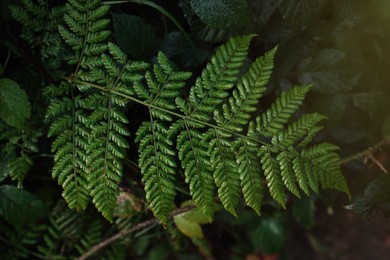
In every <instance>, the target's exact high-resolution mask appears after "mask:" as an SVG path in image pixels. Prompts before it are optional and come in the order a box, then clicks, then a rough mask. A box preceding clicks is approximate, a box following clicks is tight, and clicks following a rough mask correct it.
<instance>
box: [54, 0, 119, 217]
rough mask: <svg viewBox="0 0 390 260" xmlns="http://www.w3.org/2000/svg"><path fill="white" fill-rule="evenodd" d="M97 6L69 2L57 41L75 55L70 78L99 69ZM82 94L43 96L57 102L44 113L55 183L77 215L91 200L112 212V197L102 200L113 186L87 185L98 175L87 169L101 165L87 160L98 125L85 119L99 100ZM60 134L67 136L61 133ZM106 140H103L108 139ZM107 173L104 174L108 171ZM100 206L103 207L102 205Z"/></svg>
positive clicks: (66, 91)
mask: <svg viewBox="0 0 390 260" xmlns="http://www.w3.org/2000/svg"><path fill="white" fill-rule="evenodd" d="M99 4H100V1H69V3H68V4H67V5H66V14H65V15H64V20H65V23H66V26H63V25H59V26H58V30H59V33H60V35H61V36H62V38H63V39H64V41H65V42H66V43H67V44H68V45H69V46H70V47H71V48H72V50H73V51H74V55H73V56H72V58H71V59H69V60H68V63H69V64H75V65H76V68H75V71H74V76H78V77H82V78H84V79H86V78H88V77H89V73H90V72H89V69H92V68H96V66H98V65H100V64H101V59H100V55H101V54H102V53H103V52H104V51H105V50H106V49H107V45H106V44H103V43H101V42H102V41H104V40H105V39H106V38H107V37H108V36H109V31H105V30H103V29H104V28H105V27H106V26H107V25H108V23H109V20H108V19H101V17H102V16H104V15H105V14H106V13H107V12H108V7H107V6H99ZM85 89H86V88H85V86H75V85H73V84H71V83H69V82H62V83H61V84H60V85H59V86H58V87H57V86H51V87H50V88H49V89H48V91H47V95H51V96H59V97H61V98H59V99H56V100H52V103H51V105H50V107H49V109H48V113H47V115H48V117H51V118H53V119H54V122H53V124H52V125H51V128H50V131H49V136H57V137H56V139H55V141H54V142H53V146H52V150H53V151H54V152H56V155H55V166H54V168H53V177H54V178H58V182H59V184H60V185H62V186H63V189H64V192H63V197H64V198H65V200H66V201H67V202H68V204H69V207H71V208H75V209H78V210H80V209H85V207H86V206H87V204H88V201H89V195H90V194H91V195H92V197H93V201H94V203H95V204H96V206H97V208H98V209H99V210H100V211H104V212H112V210H113V208H114V206H113V205H115V194H114V196H113V197H112V196H111V197H109V196H108V197H107V195H106V194H107V193H108V194H111V195H112V194H113V192H112V191H108V190H107V189H112V187H113V185H109V184H108V183H105V185H104V187H103V190H101V192H100V193H97V192H96V190H97V189H96V187H99V185H100V184H101V178H98V179H94V183H92V184H91V185H90V183H91V181H90V180H92V178H94V177H95V176H96V175H94V176H89V173H90V171H89V169H88V167H89V166H92V167H97V166H99V165H97V163H96V162H95V161H94V159H96V153H95V154H93V155H91V154H90V153H91V151H92V149H94V148H96V144H92V145H90V146H89V145H88V142H89V140H90V139H89V138H90V131H91V129H94V125H91V122H92V123H95V124H98V123H100V118H99V117H98V116H97V115H96V114H93V115H91V117H92V119H89V118H88V116H89V112H88V111H87V108H89V109H90V108H94V105H93V102H99V97H96V96H94V95H93V94H90V95H87V94H83V93H82V92H80V91H85ZM110 102H111V101H110ZM86 105H87V106H86ZM103 113H104V112H103ZM110 116H112V115H110ZM109 127H111V126H109ZM63 129H68V130H65V131H63ZM99 129H100V133H99V134H103V135H104V132H101V130H102V129H101V127H100V128H99ZM97 131H99V130H96V131H95V132H94V133H93V134H94V135H95V136H96V135H97V134H96V133H97ZM108 137H109V136H108V135H106V138H108ZM98 140H100V139H98ZM102 142H104V140H102ZM107 146H108V145H106V146H105V147H107ZM105 158H106V160H107V159H111V158H107V156H105ZM91 159H92V161H93V162H90V161H91ZM107 167H108V166H106V168H104V169H103V170H105V171H106V170H107ZM95 169H96V168H95ZM116 181H118V178H116ZM100 188H102V187H99V189H100ZM114 190H115V188H114ZM114 193H115V192H114ZM102 194H103V195H102ZM99 196H100V197H99ZM101 196H103V197H101ZM96 197H99V199H98V201H96ZM99 200H100V201H99ZM102 201H105V203H104V204H102V203H101V202H102ZM106 204H108V206H107V205H106ZM107 214H108V213H107ZM104 215H106V214H104ZM107 218H109V219H110V216H109V215H107Z"/></svg>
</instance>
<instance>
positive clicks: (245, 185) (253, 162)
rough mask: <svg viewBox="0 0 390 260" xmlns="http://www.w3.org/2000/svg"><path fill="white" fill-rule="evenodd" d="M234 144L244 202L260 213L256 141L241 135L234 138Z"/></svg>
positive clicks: (261, 190) (260, 189) (261, 194)
mask: <svg viewBox="0 0 390 260" xmlns="http://www.w3.org/2000/svg"><path fill="white" fill-rule="evenodd" d="M235 146H236V147H235V149H236V150H237V164H238V167H237V171H238V173H239V174H240V180H241V187H242V193H243V195H244V199H245V202H246V204H247V205H248V206H249V207H251V208H252V209H253V210H254V211H255V212H256V213H257V214H259V215H260V206H261V202H262V200H263V185H262V183H261V178H260V169H261V166H260V160H259V159H258V158H257V149H258V146H257V143H254V142H253V141H250V140H247V139H245V138H242V137H241V138H238V139H237V140H236V142H235Z"/></svg>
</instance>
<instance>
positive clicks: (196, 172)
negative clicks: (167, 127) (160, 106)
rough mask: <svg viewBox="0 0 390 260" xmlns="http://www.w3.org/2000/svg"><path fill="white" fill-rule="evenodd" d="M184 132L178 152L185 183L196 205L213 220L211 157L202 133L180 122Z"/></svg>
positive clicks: (181, 135) (179, 139) (178, 142)
mask: <svg viewBox="0 0 390 260" xmlns="http://www.w3.org/2000/svg"><path fill="white" fill-rule="evenodd" d="M178 125H180V126H182V127H184V130H183V131H181V132H180V134H179V135H178V137H177V144H176V146H177V150H178V155H179V159H180V161H181V165H182V167H183V168H184V170H185V171H184V174H185V181H186V183H188V185H189V189H190V194H191V197H192V199H193V200H194V203H195V205H196V206H197V207H198V208H199V209H201V210H202V212H203V213H204V214H205V215H206V216H208V217H210V218H211V216H212V215H213V213H214V180H213V173H212V170H211V165H210V156H209V153H208V152H207V146H206V143H205V142H203V140H202V138H203V136H202V133H201V132H199V131H197V130H196V129H191V125H190V124H189V123H188V122H187V121H184V120H183V121H180V122H179V124H178Z"/></svg>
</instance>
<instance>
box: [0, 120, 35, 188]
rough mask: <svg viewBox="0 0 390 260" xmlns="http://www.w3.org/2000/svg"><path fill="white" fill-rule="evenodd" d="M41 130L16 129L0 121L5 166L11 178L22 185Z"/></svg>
mask: <svg viewBox="0 0 390 260" xmlns="http://www.w3.org/2000/svg"><path fill="white" fill-rule="evenodd" d="M39 136H41V132H40V131H37V130H34V129H28V128H27V129H20V130H19V129H16V128H13V127H11V126H8V125H6V124H5V123H4V122H3V121H0V141H3V142H4V145H1V146H0V147H1V148H2V151H3V152H2V157H3V158H4V160H5V161H4V162H5V167H6V169H7V171H8V172H9V175H10V177H11V179H12V180H16V181H18V186H20V187H21V186H22V184H23V180H24V178H25V177H26V175H27V173H28V172H29V170H30V168H31V167H32V165H33V160H32V154H33V153H36V152H38V147H37V143H38V138H39Z"/></svg>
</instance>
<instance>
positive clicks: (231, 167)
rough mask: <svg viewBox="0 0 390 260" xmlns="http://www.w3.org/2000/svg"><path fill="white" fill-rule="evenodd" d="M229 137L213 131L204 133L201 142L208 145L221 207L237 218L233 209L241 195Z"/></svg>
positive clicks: (218, 131)
mask: <svg viewBox="0 0 390 260" xmlns="http://www.w3.org/2000/svg"><path fill="white" fill-rule="evenodd" d="M230 137H231V134H226V133H224V132H223V131H220V130H214V129H213V130H210V131H209V132H208V133H206V135H205V138H204V139H203V141H204V142H205V143H208V144H209V149H208V153H209V154H210V162H211V169H212V171H213V173H214V174H213V176H214V180H215V184H216V185H217V187H218V196H219V198H220V199H221V202H222V205H223V206H224V208H225V209H226V210H227V211H229V212H230V213H232V214H233V215H234V216H237V214H236V211H235V207H236V206H237V203H238V201H239V199H240V194H241V187H240V175H239V172H238V171H237V167H238V164H237V161H236V155H235V153H234V150H233V149H232V148H233V147H232V144H231V141H230V140H229V138H230Z"/></svg>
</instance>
